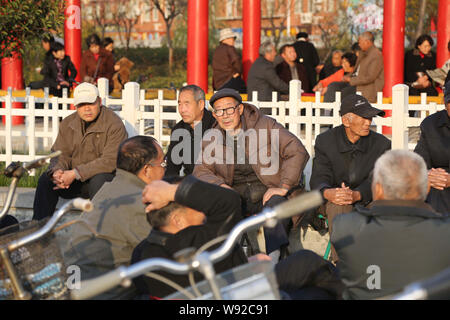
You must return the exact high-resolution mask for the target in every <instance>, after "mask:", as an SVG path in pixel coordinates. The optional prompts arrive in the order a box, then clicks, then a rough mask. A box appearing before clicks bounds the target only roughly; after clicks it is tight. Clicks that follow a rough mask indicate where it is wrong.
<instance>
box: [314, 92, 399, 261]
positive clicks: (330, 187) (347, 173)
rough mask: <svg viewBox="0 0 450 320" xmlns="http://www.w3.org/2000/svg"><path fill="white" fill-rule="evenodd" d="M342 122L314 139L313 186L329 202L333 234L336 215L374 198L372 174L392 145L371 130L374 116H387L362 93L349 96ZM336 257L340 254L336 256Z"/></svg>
mask: <svg viewBox="0 0 450 320" xmlns="http://www.w3.org/2000/svg"><path fill="white" fill-rule="evenodd" d="M340 114H341V117H342V125H340V126H338V127H335V128H333V129H330V130H328V131H326V132H324V133H322V134H320V135H319V136H318V137H317V139H316V142H315V147H314V150H315V157H314V160H313V168H312V174H311V180H310V186H311V189H317V190H320V191H321V192H322V194H323V197H324V198H325V200H326V201H327V203H326V204H325V205H324V206H323V207H322V208H321V209H322V210H323V211H324V213H325V214H326V216H327V217H328V223H329V231H330V234H331V233H332V226H333V222H332V221H333V219H334V217H335V216H336V215H337V214H341V213H345V212H349V211H351V210H352V208H353V205H354V204H355V203H360V204H362V205H367V204H368V203H369V202H371V201H372V195H371V192H370V183H371V182H370V173H371V171H372V169H373V166H374V164H375V161H376V160H377V159H378V157H380V156H381V155H382V154H383V153H384V152H385V151H387V150H389V149H390V148H391V142H390V141H389V139H387V138H385V137H384V136H383V135H381V134H379V133H376V132H373V131H371V130H370V124H371V123H372V118H373V117H374V116H377V115H380V116H382V115H384V111H381V110H378V109H376V108H374V107H372V106H371V105H370V103H369V102H368V101H367V99H365V98H364V97H362V96H359V95H356V94H353V95H348V96H346V97H345V98H344V99H343V100H342V103H341V111H340ZM332 258H333V259H334V260H335V259H337V257H336V256H335V255H334V252H333V257H332Z"/></svg>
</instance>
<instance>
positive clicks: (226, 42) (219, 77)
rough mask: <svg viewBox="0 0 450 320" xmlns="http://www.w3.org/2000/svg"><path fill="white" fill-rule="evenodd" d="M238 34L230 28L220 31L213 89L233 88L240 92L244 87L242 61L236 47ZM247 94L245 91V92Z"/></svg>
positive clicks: (215, 52)
mask: <svg viewBox="0 0 450 320" xmlns="http://www.w3.org/2000/svg"><path fill="white" fill-rule="evenodd" d="M236 37H237V34H236V33H234V32H233V31H232V30H231V29H230V28H225V29H222V30H221V31H220V38H219V42H220V44H219V46H218V47H217V48H216V50H215V51H214V55H213V59H212V69H213V89H214V90H220V89H222V88H233V89H236V90H238V91H240V90H239V89H241V88H240V87H241V86H242V85H244V86H245V83H244V81H243V80H242V78H241V74H242V61H241V57H240V56H239V54H238V53H237V51H236V48H235V47H234V43H235V41H236ZM244 92H245V90H244Z"/></svg>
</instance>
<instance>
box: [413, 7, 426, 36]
mask: <svg viewBox="0 0 450 320" xmlns="http://www.w3.org/2000/svg"><path fill="white" fill-rule="evenodd" d="M426 8H427V0H422V1H421V4H420V11H419V21H418V23H417V29H416V35H415V38H414V41H415V40H416V39H417V38H418V37H420V35H421V34H422V32H423V23H424V19H425V9H426Z"/></svg>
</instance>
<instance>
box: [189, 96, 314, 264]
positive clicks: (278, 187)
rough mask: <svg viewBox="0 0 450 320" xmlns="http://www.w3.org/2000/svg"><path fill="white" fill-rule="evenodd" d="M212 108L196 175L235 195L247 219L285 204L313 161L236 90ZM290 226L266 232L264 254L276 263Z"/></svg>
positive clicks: (215, 101) (217, 98) (218, 99)
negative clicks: (228, 189) (240, 202)
mask: <svg viewBox="0 0 450 320" xmlns="http://www.w3.org/2000/svg"><path fill="white" fill-rule="evenodd" d="M209 102H210V105H211V106H212V107H213V116H214V118H215V119H216V121H217V122H216V123H215V124H214V125H213V127H212V129H210V130H209V132H208V133H206V134H205V136H204V137H203V142H202V153H201V157H199V159H198V162H197V164H196V166H195V169H194V172H193V175H194V176H196V177H198V178H199V179H201V180H203V181H206V182H209V183H213V184H217V185H220V186H222V187H225V188H232V189H234V190H236V191H237V192H238V193H239V194H240V195H241V200H242V206H243V210H242V212H243V213H244V214H245V215H251V214H255V213H258V212H260V211H261V210H262V209H263V207H272V206H275V205H277V204H279V203H280V202H283V201H285V199H286V196H287V193H288V191H289V190H290V189H292V188H293V187H296V186H298V185H299V183H300V179H301V176H302V172H303V169H304V167H305V165H306V162H307V161H308V159H309V155H308V152H307V151H306V149H305V147H304V146H303V144H302V143H301V141H300V140H299V139H298V138H297V137H296V136H295V135H293V134H292V133H290V132H289V131H288V130H287V129H286V128H285V127H283V126H282V125H281V124H279V123H277V122H276V121H275V120H274V119H272V118H270V117H268V116H266V115H264V114H263V113H262V112H261V111H260V110H259V109H258V108H257V107H255V106H253V105H251V104H247V103H242V98H241V96H240V95H239V94H238V93H237V91H235V90H233V89H222V90H219V91H218V92H216V93H215V94H214V95H213V96H212V97H211V99H210V101H209ZM288 225H289V221H285V222H284V223H283V225H281V224H278V225H277V226H276V227H275V228H266V229H264V236H265V240H266V253H267V254H269V255H271V254H272V257H273V258H275V261H276V260H277V259H278V257H279V255H280V253H281V252H280V249H284V248H286V247H287V245H288V244H289V242H288V236H287V230H286V229H287V228H288Z"/></svg>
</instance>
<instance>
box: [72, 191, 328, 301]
mask: <svg viewBox="0 0 450 320" xmlns="http://www.w3.org/2000/svg"><path fill="white" fill-rule="evenodd" d="M322 201H323V200H322V196H321V194H320V192H318V191H313V192H309V193H306V194H302V195H300V196H298V197H295V198H293V199H291V200H288V201H286V202H284V203H282V204H280V205H278V206H276V207H274V208H266V209H264V210H263V211H262V212H261V213H260V214H257V215H254V216H251V217H248V218H246V219H244V220H242V221H241V222H240V223H238V224H237V225H236V226H235V227H234V228H233V229H232V230H231V232H230V234H229V235H228V236H227V237H226V240H225V242H223V244H222V245H221V246H220V247H219V248H217V249H215V250H213V251H206V250H203V248H200V249H199V250H197V251H196V252H187V251H186V250H183V251H185V252H182V253H180V257H182V259H179V260H178V261H173V260H168V259H163V258H151V259H147V260H143V261H141V262H138V263H136V264H134V265H131V266H129V267H125V266H122V267H119V268H117V269H116V270H113V271H111V272H109V273H107V274H105V275H102V276H100V277H98V278H95V279H90V280H86V281H82V282H81V285H80V289H77V290H72V292H71V298H72V299H75V300H82V299H88V298H91V297H94V296H96V295H98V294H100V293H103V292H105V291H108V290H110V289H112V288H114V287H116V286H117V285H122V286H129V285H131V279H133V278H135V277H138V276H140V275H145V274H147V273H148V272H150V271H153V270H162V271H167V272H172V273H175V274H188V273H190V272H193V271H199V272H201V273H202V274H203V276H204V278H205V280H204V281H202V282H201V283H200V284H199V285H198V286H197V285H193V286H192V287H191V288H188V289H183V288H180V287H176V289H177V291H178V292H180V293H181V294H182V295H183V296H186V297H187V298H195V299H209V298H214V299H217V300H222V299H224V298H225V299H251V298H253V299H279V298H280V296H279V293H278V285H277V283H276V279H275V276H274V275H273V264H272V263H271V262H257V263H249V264H246V265H244V266H240V267H237V268H233V269H231V270H229V271H227V272H225V273H223V274H220V275H216V273H215V270H214V267H213V263H215V262H218V261H220V260H222V259H223V258H225V257H226V256H227V255H228V254H230V253H231V251H232V249H233V247H234V246H235V244H236V243H237V242H238V241H239V239H240V237H241V236H242V235H243V234H244V232H246V231H248V230H251V229H255V228H258V227H260V226H262V225H265V226H267V227H273V226H275V224H276V222H277V220H280V219H284V218H289V217H292V216H293V215H296V214H298V213H300V212H303V211H305V210H309V209H311V208H314V207H317V206H319V205H320V204H321V203H322ZM223 240H224V237H219V238H216V239H214V240H212V241H211V242H212V243H214V244H216V243H218V242H221V241H223ZM207 245H208V244H205V245H204V246H203V247H206V246H207ZM236 276H237V277H236ZM236 279H237V280H236ZM160 280H162V279H160ZM175 285H176V284H175ZM250 285H251V286H252V290H248V289H249V286H250ZM242 289H244V290H242ZM200 291H201V292H200ZM179 298H180V295H178V294H177V293H175V294H173V295H171V296H168V297H166V299H179Z"/></svg>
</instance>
